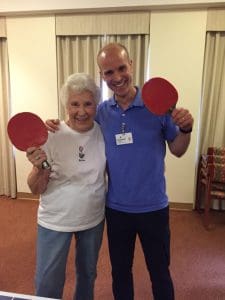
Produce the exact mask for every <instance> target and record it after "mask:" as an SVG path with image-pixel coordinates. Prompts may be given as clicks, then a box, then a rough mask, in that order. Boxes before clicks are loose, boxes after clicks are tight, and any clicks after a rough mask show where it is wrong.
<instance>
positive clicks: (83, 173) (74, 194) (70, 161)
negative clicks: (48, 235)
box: [38, 122, 106, 232]
mask: <svg viewBox="0 0 225 300" xmlns="http://www.w3.org/2000/svg"><path fill="white" fill-rule="evenodd" d="M43 149H44V150H45V151H46V154H47V157H48V162H49V163H50V164H51V174H50V180H49V183H48V186H47V190H46V191H45V192H44V193H43V194H42V195H41V197H40V204H39V209H38V224H40V225H41V226H43V227H45V228H48V229H52V230H56V231H63V232H75V231H80V230H85V229H88V228H92V227H94V226H96V225H97V224H99V223H100V222H101V221H102V220H103V218H104V208H105V192H106V185H105V165H106V158H105V145H104V140H103V136H102V133H101V130H100V127H99V125H98V124H97V123H96V122H94V127H93V128H92V129H91V130H89V131H87V132H84V133H79V132H77V131H75V130H73V129H71V128H70V127H69V126H67V125H66V124H65V122H61V123H60V127H59V130H58V131H56V132H55V133H49V137H48V141H47V142H46V144H45V145H44V146H43Z"/></svg>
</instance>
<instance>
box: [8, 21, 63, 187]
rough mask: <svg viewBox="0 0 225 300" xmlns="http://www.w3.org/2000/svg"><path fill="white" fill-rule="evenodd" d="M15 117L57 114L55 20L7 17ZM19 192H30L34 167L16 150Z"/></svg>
mask: <svg viewBox="0 0 225 300" xmlns="http://www.w3.org/2000/svg"><path fill="white" fill-rule="evenodd" d="M7 40H8V52H9V70H10V82H11V103H12V104H11V107H12V114H15V113H18V112H21V111H31V112H34V113H36V114H38V115H39V116H40V117H41V118H42V119H43V120H46V118H47V117H55V116H57V115H58V106H57V77H56V75H57V74H56V46H55V18H54V17H53V16H43V17H18V18H16V17H15V18H7ZM15 158H16V173H17V186H18V192H28V191H29V190H28V187H27V184H26V178H27V174H28V172H29V170H30V168H31V164H30V163H29V162H28V161H27V159H26V157H25V153H24V152H20V151H18V150H15Z"/></svg>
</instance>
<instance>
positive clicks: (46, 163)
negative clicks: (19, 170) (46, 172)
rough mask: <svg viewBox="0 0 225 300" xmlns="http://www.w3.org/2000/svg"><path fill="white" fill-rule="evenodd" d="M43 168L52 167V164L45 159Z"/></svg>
mask: <svg viewBox="0 0 225 300" xmlns="http://www.w3.org/2000/svg"><path fill="white" fill-rule="evenodd" d="M42 168H43V169H50V168H51V166H50V164H49V163H48V162H47V160H45V161H43V163H42Z"/></svg>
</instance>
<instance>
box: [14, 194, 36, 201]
mask: <svg viewBox="0 0 225 300" xmlns="http://www.w3.org/2000/svg"><path fill="white" fill-rule="evenodd" d="M17 199H23V200H38V199H39V195H34V194H32V193H17Z"/></svg>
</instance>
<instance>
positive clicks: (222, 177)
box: [207, 163, 225, 184]
mask: <svg viewBox="0 0 225 300" xmlns="http://www.w3.org/2000/svg"><path fill="white" fill-rule="evenodd" d="M207 174H208V176H209V177H210V180H211V181H213V182H219V183H224V184H225V164H217V163H208V164H207Z"/></svg>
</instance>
